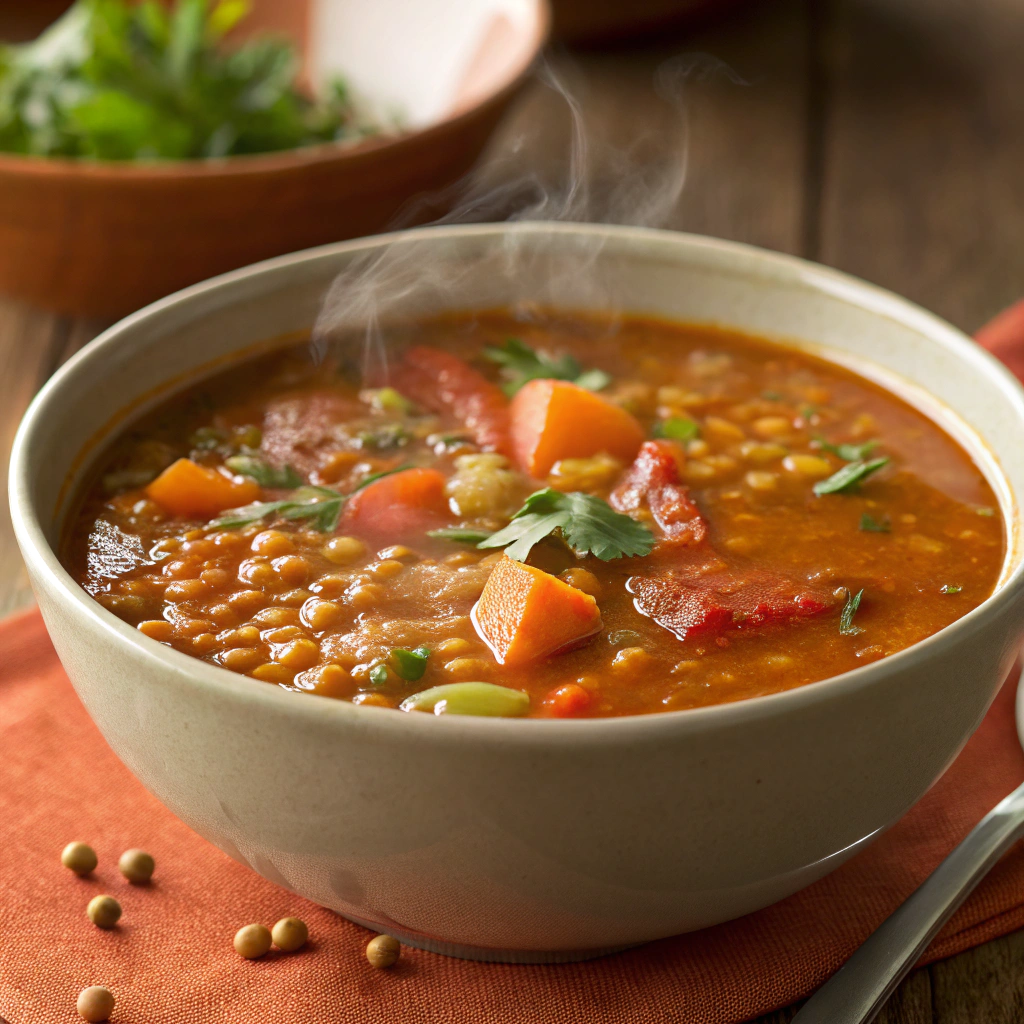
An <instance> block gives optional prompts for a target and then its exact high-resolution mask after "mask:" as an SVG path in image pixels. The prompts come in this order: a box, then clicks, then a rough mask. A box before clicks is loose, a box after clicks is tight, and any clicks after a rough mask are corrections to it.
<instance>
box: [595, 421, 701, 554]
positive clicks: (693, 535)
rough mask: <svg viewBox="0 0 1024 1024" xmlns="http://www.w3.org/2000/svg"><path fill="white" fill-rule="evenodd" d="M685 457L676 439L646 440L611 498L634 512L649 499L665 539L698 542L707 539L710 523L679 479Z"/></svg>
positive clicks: (619, 506) (615, 504)
mask: <svg viewBox="0 0 1024 1024" xmlns="http://www.w3.org/2000/svg"><path fill="white" fill-rule="evenodd" d="M682 458H683V453H682V450H681V449H680V448H679V446H678V445H677V444H675V443H674V442H672V441H645V442H644V443H643V445H642V446H641V448H640V451H639V453H638V454H637V457H636V459H634V460H633V465H632V466H630V467H629V469H628V470H627V471H626V475H625V477H624V478H623V481H622V483H621V484H619V486H618V487H617V488H616V489H615V491H614V492H613V493H612V496H611V498H610V499H609V501H610V503H611V505H612V507H613V508H614V509H616V510H617V511H619V512H633V511H634V510H636V509H638V508H640V507H641V505H642V504H643V503H644V502H645V501H646V502H647V507H648V508H649V509H650V510H651V515H653V516H654V521H655V522H656V523H657V524H658V526H660V527H661V531H662V533H663V534H664V538H663V539H664V540H665V541H667V542H669V543H672V544H687V545H696V544H700V543H702V542H703V541H704V540H706V539H707V535H708V526H707V523H706V522H705V521H704V519H703V518H702V517H701V514H700V509H698V508H697V506H696V505H695V504H694V503H693V501H692V500H691V499H690V492H689V491H688V490H687V488H686V486H685V485H684V484H682V483H680V481H679V464H680V461H681V460H682Z"/></svg>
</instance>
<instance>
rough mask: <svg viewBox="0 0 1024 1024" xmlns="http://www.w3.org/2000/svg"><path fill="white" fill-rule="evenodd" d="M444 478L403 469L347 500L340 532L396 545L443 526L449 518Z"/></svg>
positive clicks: (433, 472)
mask: <svg viewBox="0 0 1024 1024" xmlns="http://www.w3.org/2000/svg"><path fill="white" fill-rule="evenodd" d="M444 485H445V476H444V474H443V473H441V472H439V471H438V470H436V469H403V470H402V471H401V472H400V473H392V474H391V475H390V476H385V477H381V478H380V480H377V481H375V482H374V483H372V484H370V485H369V486H368V487H364V488H363V490H361V491H357V492H356V493H355V494H353V495H352V497H351V498H349V500H348V503H347V504H346V506H345V515H344V516H343V517H342V520H341V525H340V526H339V527H338V529H339V532H341V533H345V534H347V533H355V534H357V535H358V536H360V537H367V538H376V539H383V540H388V541H390V542H391V543H397V542H398V541H402V540H409V539H415V538H417V537H420V536H422V535H423V534H424V533H426V532H427V530H433V529H435V528H437V527H440V526H444V525H445V524H446V523H447V522H448V521H449V519H450V518H451V517H450V515H449V512H448V499H447V498H446V497H445V493H444Z"/></svg>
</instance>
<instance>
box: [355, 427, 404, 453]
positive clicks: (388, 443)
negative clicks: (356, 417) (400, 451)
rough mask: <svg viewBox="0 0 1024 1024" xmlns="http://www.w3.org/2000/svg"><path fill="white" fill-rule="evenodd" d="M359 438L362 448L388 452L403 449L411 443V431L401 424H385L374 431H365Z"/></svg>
mask: <svg viewBox="0 0 1024 1024" xmlns="http://www.w3.org/2000/svg"><path fill="white" fill-rule="evenodd" d="M356 436H357V440H358V441H359V445H360V447H362V448H376V449H377V450H379V451H386V450H388V449H390V448H402V447H404V446H405V445H407V444H408V443H409V440H410V435H409V431H408V430H406V429H405V427H403V426H402V424H401V423H385V424H384V425H383V426H380V427H375V428H374V429H373V430H363V431H361V432H360V433H359V434H358V435H356Z"/></svg>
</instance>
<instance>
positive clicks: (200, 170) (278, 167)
mask: <svg viewBox="0 0 1024 1024" xmlns="http://www.w3.org/2000/svg"><path fill="white" fill-rule="evenodd" d="M530 2H531V3H532V4H533V5H534V7H535V9H536V14H537V17H536V25H535V29H534V33H533V39H532V45H531V46H530V47H529V48H528V49H527V50H526V52H525V54H524V56H523V58H522V59H521V60H520V61H519V62H518V63H517V64H515V65H513V66H512V67H511V68H510V69H509V71H508V73H507V76H506V79H505V80H504V81H503V82H501V83H499V84H498V85H497V86H496V87H495V88H493V89H492V90H491V91H489V92H488V93H486V95H483V96H480V97H478V98H477V99H476V100H474V101H473V102H471V103H469V104H468V105H461V106H457V107H455V108H454V110H453V111H452V112H450V113H449V114H448V115H447V116H445V117H444V118H442V119H441V120H439V121H432V122H431V123H430V124H427V125H424V126H423V127H422V128H413V129H408V130H405V131H399V132H395V133H393V134H381V135H375V136H370V137H369V138H366V139H362V140H356V141H350V142H346V141H345V140H344V139H338V140H335V141H333V142H317V143H313V144H311V145H308V146H296V147H293V148H291V149H278V150H271V151H270V152H266V153H238V154H235V155H231V156H224V157H190V158H188V159H185V160H151V161H134V160H125V161H117V160H90V159H88V158H87V157H60V156H39V155H37V154H32V153H5V152H0V178H2V177H3V176H10V177H18V178H37V179H38V178H51V179H61V180H65V179H69V180H84V181H90V182H96V181H109V182H111V183H113V184H115V185H123V184H126V183H129V182H132V183H134V182H145V183H149V182H154V181H175V180H178V179H181V178H197V179H198V178H203V179H205V178H214V179H218V178H230V177H233V176H235V175H249V174H273V173H276V172H282V171H289V170H298V169H300V168H305V167H309V166H315V165H320V164H329V163H332V162H343V161H348V160H353V162H355V161H358V160H360V159H361V158H363V157H365V158H366V159H367V160H373V159H376V158H377V157H378V156H380V157H384V156H387V155H389V154H391V153H393V152H394V151H395V150H398V149H400V148H401V147H404V146H406V145H408V144H409V143H411V142H413V141H417V142H418V141H419V140H423V141H424V142H430V141H431V140H434V141H439V140H440V137H443V136H444V135H445V134H447V133H448V132H449V131H451V130H452V129H455V128H457V127H459V126H460V125H463V124H465V123H467V122H469V121H472V120H473V119H474V118H475V117H477V116H478V115H479V114H480V113H481V112H483V111H486V110H489V109H491V108H493V107H495V106H499V107H500V106H501V105H502V104H503V103H505V102H507V101H509V100H511V99H512V98H513V97H514V96H515V95H516V93H517V92H519V90H520V89H521V88H522V87H523V85H524V84H525V83H526V79H527V77H528V76H529V75H530V72H531V70H532V68H533V65H534V63H535V62H536V61H537V58H538V57H539V55H540V53H541V51H542V50H543V49H544V47H545V46H546V45H547V43H548V40H549V39H550V38H551V22H552V13H551V0H530Z"/></svg>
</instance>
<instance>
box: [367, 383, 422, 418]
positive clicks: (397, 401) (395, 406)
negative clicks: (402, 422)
mask: <svg viewBox="0 0 1024 1024" xmlns="http://www.w3.org/2000/svg"><path fill="white" fill-rule="evenodd" d="M359 398H360V400H361V401H364V402H366V403H367V404H368V405H369V406H370V408H372V409H373V410H374V411H376V412H383V413H390V414H391V415H392V416H408V415H409V413H411V412H412V411H413V404H412V402H410V401H409V399H408V398H406V397H405V395H403V394H402V393H401V391H396V390H395V389H394V388H367V389H366V390H364V391H360V392H359Z"/></svg>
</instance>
